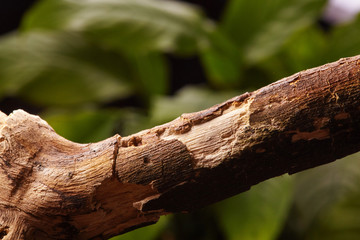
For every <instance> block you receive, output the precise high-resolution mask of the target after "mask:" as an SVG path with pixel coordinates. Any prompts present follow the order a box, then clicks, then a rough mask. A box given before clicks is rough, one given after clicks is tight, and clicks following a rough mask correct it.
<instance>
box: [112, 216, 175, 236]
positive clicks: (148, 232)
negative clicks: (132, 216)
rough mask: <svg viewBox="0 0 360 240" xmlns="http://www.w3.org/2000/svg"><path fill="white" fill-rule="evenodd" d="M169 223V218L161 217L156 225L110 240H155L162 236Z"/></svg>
mask: <svg viewBox="0 0 360 240" xmlns="http://www.w3.org/2000/svg"><path fill="white" fill-rule="evenodd" d="M168 221H169V217H168V216H162V217H160V220H159V221H158V222H157V223H155V224H154V225H150V226H147V227H142V228H139V229H136V230H133V231H131V232H128V233H125V234H123V235H119V236H117V237H113V238H110V239H109V240H139V239H142V240H153V239H156V237H157V236H158V235H159V234H160V232H161V231H162V230H163V229H164V227H165V226H166V224H167V223H168Z"/></svg>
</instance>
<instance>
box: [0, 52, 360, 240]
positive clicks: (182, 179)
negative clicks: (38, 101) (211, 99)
mask: <svg viewBox="0 0 360 240" xmlns="http://www.w3.org/2000/svg"><path fill="white" fill-rule="evenodd" d="M174 107H176V106H174ZM359 150H360V56H355V57H351V58H346V59H341V60H339V61H337V62H334V63H330V64H327V65H324V66H321V67H317V68H314V69H310V70H306V71H303V72H299V73H296V74H294V75H292V76H290V77H287V78H284V79H282V80H280V81H278V82H275V83H273V84H270V85H268V86H266V87H264V88H261V89H259V90H257V91H254V92H252V93H245V94H243V95H241V96H237V97H234V98H232V99H230V100H228V101H226V102H224V103H221V104H218V105H216V106H213V107H211V108H209V109H206V110H204V111H200V112H197V113H190V114H183V115H181V116H180V117H179V118H177V119H175V120H174V121H172V122H169V123H167V124H164V125H161V126H157V127H154V128H152V129H149V130H144V131H142V132H139V133H137V134H134V135H131V136H127V137H120V136H119V135H116V136H114V137H111V138H109V139H106V140H104V141H102V142H99V143H90V144H77V143H73V142H70V141H68V140H66V139H64V138H62V137H60V136H59V135H57V134H56V133H55V132H54V130H53V129H52V128H51V127H50V126H49V125H48V124H47V123H46V122H45V121H43V120H41V119H40V118H39V117H37V116H33V115H30V114H28V113H26V112H24V111H22V110H17V111H14V112H13V113H12V114H10V115H9V116H7V115H5V114H0V182H1V186H0V237H1V239H106V238H109V237H111V236H114V235H117V234H120V233H123V232H126V231H129V230H132V229H134V228H138V227H141V226H144V225H147V224H151V223H155V222H156V221H157V220H158V219H159V217H160V216H161V215H164V214H169V213H172V212H188V211H191V210H193V209H197V208H201V207H203V206H205V205H208V204H211V203H213V202H216V201H219V200H222V199H224V198H227V197H230V196H233V195H235V194H238V193H240V192H243V191H246V190H248V189H249V188H250V187H251V186H252V185H255V184H257V183H259V182H261V181H264V180H266V179H268V178H272V177H275V176H278V175H281V174H284V173H289V174H292V173H296V172H299V171H302V170H304V169H308V168H312V167H315V166H318V165H321V164H325V163H329V162H331V161H334V160H336V159H339V158H341V157H344V156H346V155H348V154H351V153H354V152H356V151H359Z"/></svg>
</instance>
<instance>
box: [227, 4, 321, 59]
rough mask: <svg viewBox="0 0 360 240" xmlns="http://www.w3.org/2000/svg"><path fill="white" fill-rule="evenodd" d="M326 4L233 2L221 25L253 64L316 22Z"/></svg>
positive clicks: (274, 51) (277, 49)
mask: <svg viewBox="0 0 360 240" xmlns="http://www.w3.org/2000/svg"><path fill="white" fill-rule="evenodd" d="M325 3H326V1H325V0H304V1H298V0H276V1H248V0H232V1H230V2H229V5H228V7H227V9H226V11H225V14H224V18H223V21H222V24H221V27H222V28H223V31H224V32H225V33H227V34H228V35H229V36H230V37H231V38H232V39H233V41H234V42H235V43H236V44H237V45H238V47H239V48H240V50H241V51H242V52H244V55H245V58H246V60H247V61H248V62H249V63H256V62H259V61H260V60H263V59H264V58H267V57H269V56H271V55H272V54H274V53H276V52H277V51H279V49H280V48H281V47H282V46H283V44H284V43H285V42H286V41H287V40H288V39H289V37H291V36H292V34H294V33H295V32H297V31H299V30H300V29H303V28H305V27H307V26H309V25H310V24H313V23H314V22H315V21H316V18H317V17H318V16H319V14H320V13H321V10H322V9H323V7H324V5H325Z"/></svg>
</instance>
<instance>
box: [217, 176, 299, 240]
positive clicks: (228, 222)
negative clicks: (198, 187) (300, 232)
mask: <svg viewBox="0 0 360 240" xmlns="http://www.w3.org/2000/svg"><path fill="white" fill-rule="evenodd" d="M292 183H293V181H292V178H291V177H289V176H287V175H286V176H281V177H278V178H274V179H270V180H267V181H266V182H263V183H260V184H258V185H256V186H254V187H252V188H251V190H250V191H248V192H245V193H242V194H240V195H238V196H235V197H232V198H230V199H227V200H225V201H223V202H221V203H218V204H216V205H215V209H216V210H217V213H218V217H219V219H220V223H221V225H222V227H223V229H224V230H225V233H226V236H227V238H226V239H229V240H237V239H242V240H247V239H249V240H256V239H258V240H271V239H277V236H278V235H279V233H280V231H281V230H282V228H283V225H284V223H285V220H286V217H287V213H288V211H289V209H290V206H291V201H292V189H293V184H292Z"/></svg>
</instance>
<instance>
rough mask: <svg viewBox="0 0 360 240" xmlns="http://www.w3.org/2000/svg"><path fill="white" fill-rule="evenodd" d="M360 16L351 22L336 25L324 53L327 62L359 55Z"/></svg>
mask: <svg viewBox="0 0 360 240" xmlns="http://www.w3.org/2000/svg"><path fill="white" fill-rule="evenodd" d="M359 26H360V14H359V15H358V16H357V18H355V19H354V20H353V21H351V22H348V23H345V24H342V25H337V26H335V28H334V29H333V32H332V33H331V35H330V39H329V44H328V48H327V49H326V52H325V53H324V56H325V57H326V61H327V62H331V61H336V60H338V59H339V58H342V57H351V56H354V55H358V54H360V27H359Z"/></svg>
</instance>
